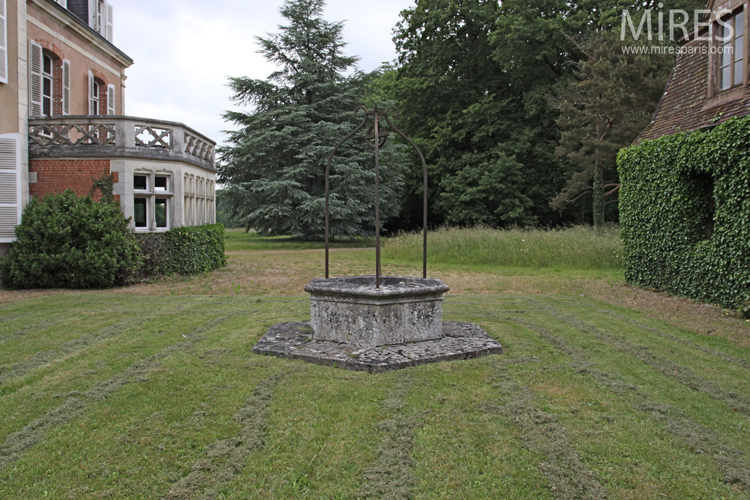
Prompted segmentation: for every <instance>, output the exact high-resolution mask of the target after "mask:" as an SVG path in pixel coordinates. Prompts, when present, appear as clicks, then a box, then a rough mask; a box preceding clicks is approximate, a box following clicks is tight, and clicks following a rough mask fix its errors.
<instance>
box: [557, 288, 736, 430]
mask: <svg viewBox="0 0 750 500" xmlns="http://www.w3.org/2000/svg"><path fill="white" fill-rule="evenodd" d="M549 303H550V304H552V305H548V307H552V308H557V309H556V310H557V311H558V312H557V315H558V317H559V319H561V320H562V321H564V322H566V323H568V324H569V325H570V326H572V327H574V328H578V329H580V330H581V331H583V332H585V333H588V334H589V335H592V336H594V337H596V338H598V339H600V340H602V341H604V342H606V343H607V344H609V345H611V346H613V347H614V348H615V349H617V350H619V351H621V352H624V353H627V354H629V355H632V356H634V357H636V358H637V359H638V360H640V361H641V362H642V363H645V364H647V365H650V366H652V367H654V368H656V369H657V370H658V371H660V372H661V373H662V374H663V375H665V376H666V377H669V378H673V379H674V380H677V381H678V382H680V383H681V384H684V385H685V386H687V387H689V388H691V389H693V390H696V391H700V392H703V393H705V394H708V395H710V396H711V397H713V398H714V399H716V400H717V401H720V402H722V403H724V404H726V405H728V406H729V407H730V408H732V409H734V410H735V411H737V412H739V413H742V414H743V415H745V416H746V417H748V418H750V393H748V387H747V384H745V383H744V382H743V379H744V378H745V377H746V376H747V372H746V370H744V368H742V367H737V366H732V365H728V364H727V363H726V362H723V361H721V360H717V359H716V358H715V357H714V356H711V355H709V354H707V353H704V352H702V351H700V350H695V349H691V347H690V346H685V345H683V344H681V343H677V342H670V341H669V340H668V339H664V338H663V337H661V336H658V335H654V334H653V333H652V332H648V333H642V334H641V333H640V332H638V330H637V329H636V328H633V326H632V325H628V324H627V323H626V324H624V325H623V324H622V323H618V322H612V321H611V320H609V319H608V318H607V319H604V320H601V319H600V320H599V322H598V323H597V322H596V321H595V318H591V319H589V318H588V314H587V312H586V310H585V308H584V310H583V311H575V313H576V316H573V315H571V314H567V313H563V312H562V311H561V310H560V309H561V308H560V305H559V304H560V302H559V301H556V300H554V299H550V300H549ZM551 312H552V311H551ZM553 314H554V312H553ZM578 318H585V319H588V321H583V320H582V319H578ZM602 323H604V324H602ZM645 343H648V344H650V345H643V344H645ZM685 351H688V352H687V353H685Z"/></svg>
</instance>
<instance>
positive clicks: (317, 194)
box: [219, 0, 405, 238]
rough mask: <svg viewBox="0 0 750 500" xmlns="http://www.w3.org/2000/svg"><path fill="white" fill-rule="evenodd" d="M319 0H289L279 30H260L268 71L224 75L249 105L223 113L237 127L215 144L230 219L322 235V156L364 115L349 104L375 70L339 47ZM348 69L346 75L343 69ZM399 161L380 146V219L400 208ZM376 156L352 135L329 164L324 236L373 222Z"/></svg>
mask: <svg viewBox="0 0 750 500" xmlns="http://www.w3.org/2000/svg"><path fill="white" fill-rule="evenodd" d="M324 6H325V2H324V1H323V0H287V1H286V2H285V3H284V5H283V7H282V8H281V15H282V16H283V17H284V18H285V19H286V20H287V21H288V24H287V25H285V26H279V30H280V32H279V33H277V34H270V35H267V37H265V38H263V37H257V40H258V42H259V44H260V50H259V52H260V53H262V54H263V55H264V56H265V57H266V59H267V60H268V61H270V62H273V63H275V64H276V65H277V66H278V70H277V71H275V72H274V73H272V74H271V75H270V76H269V77H268V79H267V80H253V79H249V78H230V87H231V88H232V90H233V91H234V93H235V94H234V97H233V99H234V101H236V102H238V103H240V104H243V105H247V106H252V108H253V109H252V110H251V111H249V112H237V111H228V112H227V113H225V115H224V117H225V119H226V120H227V121H230V122H233V123H234V124H236V125H238V126H239V127H240V129H239V130H236V131H233V132H230V133H229V141H228V146H226V147H224V148H222V150H221V152H220V153H221V168H220V172H219V181H220V182H222V183H225V184H226V185H227V190H226V191H227V192H226V201H227V205H228V206H229V207H230V210H231V212H232V214H233V216H234V218H235V219H236V220H240V221H242V223H243V225H245V226H246V227H247V228H253V229H255V230H256V231H257V232H258V233H260V234H264V235H276V234H289V235H294V236H297V237H303V238H319V237H320V236H321V235H322V234H323V232H324V204H325V187H324V177H325V165H326V161H327V159H328V156H329V155H330V153H331V151H332V150H333V148H334V147H335V146H336V144H337V143H338V142H339V141H340V140H341V139H342V138H343V137H344V136H346V135H347V134H348V133H349V132H350V131H351V130H352V129H353V128H354V127H355V126H356V124H358V123H359V122H360V121H361V116H360V117H356V116H355V114H354V113H353V111H354V110H355V108H357V106H359V105H361V104H362V103H363V101H364V99H365V98H366V96H367V89H368V85H369V84H370V83H371V82H372V80H373V79H374V78H375V77H376V76H377V75H376V74H364V73H362V72H360V71H358V70H356V68H355V64H356V62H357V60H358V58H357V57H349V56H345V55H343V54H342V49H343V47H344V46H345V43H344V42H343V41H342V35H341V32H342V29H343V23H340V22H338V23H332V22H328V21H326V20H324V19H323V18H322V17H321V14H322V11H323V7H324ZM352 69H354V71H352V73H351V75H348V76H347V72H349V71H350V70H352ZM404 170H405V164H404V160H403V156H402V155H401V154H400V153H399V151H398V149H397V147H396V146H393V145H387V146H386V147H385V148H384V149H382V150H381V167H380V176H381V179H380V182H381V184H380V198H381V204H380V214H381V215H380V220H381V224H382V223H384V222H385V221H387V220H388V219H389V218H390V217H392V216H394V215H396V214H397V212H398V208H399V202H400V199H399V198H400V194H401V190H402V185H403V171H404ZM374 183H375V172H374V155H373V151H372V149H371V148H369V147H366V146H364V143H363V142H362V141H361V140H359V138H357V137H354V138H352V139H350V140H349V141H347V143H346V144H344V145H343V146H342V147H341V148H340V149H339V150H338V152H337V154H336V156H335V157H334V161H333V163H332V165H331V178H330V186H331V195H330V228H331V236H332V237H339V238H350V237H356V236H363V235H366V234H370V231H374V228H375V223H374V219H375V206H374V204H375V192H374V188H373V186H374Z"/></svg>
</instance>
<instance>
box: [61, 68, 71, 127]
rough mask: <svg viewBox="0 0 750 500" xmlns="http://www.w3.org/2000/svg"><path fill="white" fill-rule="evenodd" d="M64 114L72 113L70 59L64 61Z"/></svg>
mask: <svg viewBox="0 0 750 500" xmlns="http://www.w3.org/2000/svg"><path fill="white" fill-rule="evenodd" d="M62 114H64V115H69V114H70V61H68V60H67V59H63V62H62Z"/></svg>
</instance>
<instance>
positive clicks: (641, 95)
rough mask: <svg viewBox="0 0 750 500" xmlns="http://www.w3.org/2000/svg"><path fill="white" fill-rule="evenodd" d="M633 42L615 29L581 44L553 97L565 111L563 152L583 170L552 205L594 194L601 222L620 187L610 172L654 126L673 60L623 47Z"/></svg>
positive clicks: (597, 221)
mask: <svg viewBox="0 0 750 500" xmlns="http://www.w3.org/2000/svg"><path fill="white" fill-rule="evenodd" d="M629 44H632V41H630V42H628V41H625V42H623V41H620V40H619V33H614V32H604V33H600V34H597V35H595V36H592V37H590V38H589V39H588V40H586V41H583V42H581V43H578V47H579V48H580V50H581V52H582V53H583V54H584V58H583V59H581V60H580V61H578V62H577V63H576V64H575V67H576V72H575V78H574V79H572V80H570V81H568V82H566V83H565V84H563V85H561V86H560V87H559V89H558V92H557V93H556V95H555V96H554V97H552V101H553V103H555V105H556V107H557V108H558V109H559V110H560V116H559V118H558V119H557V124H558V126H559V127H560V129H561V130H562V135H561V137H560V143H559V146H558V149H557V151H558V154H560V155H564V156H567V157H568V158H570V159H571V160H572V161H573V162H574V163H575V164H576V165H577V166H578V169H577V170H576V172H575V173H574V174H573V175H572V177H571V178H570V179H569V180H568V182H567V183H566V185H565V187H564V189H563V190H562V191H561V192H560V194H559V195H558V196H557V197H556V198H555V199H554V200H552V202H551V206H552V207H553V208H556V209H560V208H562V207H564V206H565V204H567V203H570V202H571V201H573V200H575V199H576V198H577V197H580V196H582V195H584V194H587V193H589V192H590V193H591V194H592V200H593V221H594V225H595V226H601V225H603V224H604V214H605V205H606V203H607V202H606V200H605V197H606V195H607V194H608V192H609V193H611V194H614V193H615V192H616V191H617V189H618V187H619V184H618V183H617V179H616V178H612V179H609V182H607V180H606V175H607V173H608V171H610V172H611V173H612V175H613V177H614V176H616V169H614V161H615V157H616V156H617V152H618V151H619V150H620V149H621V148H623V147H625V146H627V145H629V144H630V143H631V142H632V141H633V140H634V139H635V138H636V137H637V136H638V134H639V133H640V132H641V131H642V130H643V129H644V128H645V127H646V125H648V122H649V120H650V119H651V117H652V115H653V113H654V110H655V109H656V106H657V105H658V103H659V99H660V97H661V94H662V91H663V89H664V85H665V83H666V80H667V78H668V76H669V71H670V69H671V63H672V60H673V58H672V57H671V56H670V55H669V54H665V55H657V54H633V53H627V52H626V51H624V50H623V48H625V47H626V46H628V45H629ZM592 182H593V184H592ZM614 201H616V200H614Z"/></svg>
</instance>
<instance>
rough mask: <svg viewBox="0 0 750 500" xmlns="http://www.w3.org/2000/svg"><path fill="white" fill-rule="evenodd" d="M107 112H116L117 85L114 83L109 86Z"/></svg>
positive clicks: (111, 113)
mask: <svg viewBox="0 0 750 500" xmlns="http://www.w3.org/2000/svg"><path fill="white" fill-rule="evenodd" d="M107 114H108V115H114V114H115V86H114V85H112V84H110V85H108V86H107Z"/></svg>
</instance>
